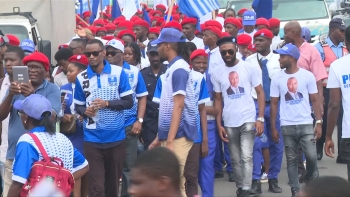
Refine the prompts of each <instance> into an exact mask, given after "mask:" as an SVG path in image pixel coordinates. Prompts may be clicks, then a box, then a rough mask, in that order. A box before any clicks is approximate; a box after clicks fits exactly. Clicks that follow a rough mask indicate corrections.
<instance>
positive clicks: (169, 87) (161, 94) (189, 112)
mask: <svg viewBox="0 0 350 197" xmlns="http://www.w3.org/2000/svg"><path fill="white" fill-rule="evenodd" d="M193 84H194V82H193V76H192V73H191V70H190V66H189V64H188V63H187V62H186V61H185V60H183V59H181V58H180V57H175V58H174V59H173V60H172V61H171V62H169V66H168V69H167V71H166V72H165V73H164V74H163V75H161V76H160V78H159V79H158V81H157V85H156V90H155V92H154V97H153V101H154V102H157V103H159V121H158V138H159V140H166V139H167V138H168V133H169V130H170V124H171V119H172V112H173V109H174V99H173V97H174V96H176V95H184V96H185V101H184V102H185V103H184V108H183V110H182V115H181V120H180V125H179V129H178V131H177V133H176V136H175V138H181V137H186V138H187V139H188V140H191V141H194V140H196V139H198V127H197V116H196V115H197V114H198V113H199V112H198V104H197V102H198V99H197V98H196V95H195V90H194V88H193Z"/></svg>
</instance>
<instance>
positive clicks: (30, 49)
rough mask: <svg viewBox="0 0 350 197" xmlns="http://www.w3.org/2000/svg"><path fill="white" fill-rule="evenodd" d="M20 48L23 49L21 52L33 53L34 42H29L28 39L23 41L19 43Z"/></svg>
mask: <svg viewBox="0 0 350 197" xmlns="http://www.w3.org/2000/svg"><path fill="white" fill-rule="evenodd" d="M20 46H21V48H22V49H23V51H28V52H31V53H34V51H35V46H34V42H33V41H32V40H30V39H24V40H23V41H22V42H21V45H20Z"/></svg>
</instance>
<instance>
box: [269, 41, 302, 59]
mask: <svg viewBox="0 0 350 197" xmlns="http://www.w3.org/2000/svg"><path fill="white" fill-rule="evenodd" d="M273 53H276V54H280V55H290V56H292V57H294V58H295V59H297V60H298V59H299V57H300V51H299V49H298V47H296V46H295V45H294V44H290V43H289V44H286V45H284V46H283V47H282V48H280V49H277V50H273Z"/></svg>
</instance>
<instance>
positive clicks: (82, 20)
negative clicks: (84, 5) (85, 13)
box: [76, 14, 90, 26]
mask: <svg viewBox="0 0 350 197" xmlns="http://www.w3.org/2000/svg"><path fill="white" fill-rule="evenodd" d="M76 16H77V17H78V19H79V20H80V21H81V22H83V23H85V25H87V26H90V25H89V24H88V23H87V22H86V21H84V19H82V18H81V17H80V16H79V15H78V14H76Z"/></svg>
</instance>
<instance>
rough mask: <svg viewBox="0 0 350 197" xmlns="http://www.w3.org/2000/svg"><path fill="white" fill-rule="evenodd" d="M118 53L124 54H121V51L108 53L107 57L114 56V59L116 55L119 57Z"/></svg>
mask: <svg viewBox="0 0 350 197" xmlns="http://www.w3.org/2000/svg"><path fill="white" fill-rule="evenodd" d="M118 53H123V52H121V51H107V52H106V56H109V55H110V56H112V57H114V56H115V55H117V54H118Z"/></svg>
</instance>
